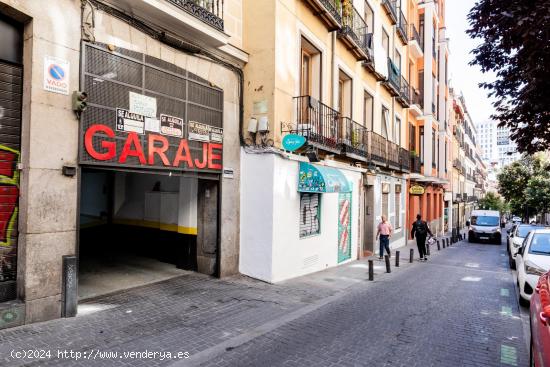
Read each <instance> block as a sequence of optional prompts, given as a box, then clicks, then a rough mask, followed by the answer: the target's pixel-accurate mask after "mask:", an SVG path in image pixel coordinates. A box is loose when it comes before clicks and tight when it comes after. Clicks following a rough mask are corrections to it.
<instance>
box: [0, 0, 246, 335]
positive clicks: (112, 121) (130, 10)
mask: <svg viewBox="0 0 550 367" xmlns="http://www.w3.org/2000/svg"><path fill="white" fill-rule="evenodd" d="M220 4H221V6H220ZM0 30H1V32H2V34H3V37H4V36H5V37H6V39H9V42H8V43H6V44H9V45H10V47H4V46H3V51H2V52H0V78H1V80H0V106H1V107H2V112H3V113H2V114H1V115H0V121H1V125H0V138H1V139H2V140H1V141H0V149H1V150H2V157H3V161H4V164H3V167H4V168H3V170H2V172H1V173H0V176H1V177H0V178H1V180H2V189H3V190H4V192H5V195H3V196H2V200H4V202H3V206H4V207H6V208H8V209H9V213H7V214H6V215H3V216H2V219H1V221H2V222H1V223H2V228H3V230H4V236H3V240H2V243H1V244H0V260H1V261H0V328H3V327H10V326H15V325H20V324H23V323H31V322H37V321H43V320H48V319H53V318H58V317H61V316H72V315H74V313H75V312H76V304H77V303H78V301H79V300H80V299H84V298H86V297H89V296H94V295H97V294H101V293H102V292H103V293H104V292H110V291H113V290H116V289H120V287H128V286H135V285H136V284H139V282H141V281H144V282H149V281H154V280H159V279H162V277H163V276H165V275H166V274H171V275H177V274H180V273H179V271H180V270H179V269H187V270H196V271H200V272H203V273H206V274H211V275H219V276H224V275H228V274H235V273H237V272H238V260H239V227H240V224H239V220H240V216H239V203H240V198H239V193H240V174H239V170H240V167H241V164H240V159H241V152H240V141H241V137H240V132H239V127H240V126H241V120H242V117H241V116H242V114H241V113H242V111H241V106H242V98H241V97H242V85H243V84H242V67H243V65H244V64H245V63H246V62H247V60H248V55H247V54H246V53H245V52H244V51H242V45H243V26H242V2H241V1H240V0H226V1H225V2H223V1H222V2H218V1H217V2H214V1H201V2H197V1H176V0H174V1H172V0H162V1H161V0H159V1H141V0H132V1H130V0H128V1H124V0H123V1H94V0H92V1H82V2H80V1H70V0H59V1H55V2H49V3H48V11H44V6H43V4H42V2H37V1H17V2H14V1H0ZM3 39H4V38H3ZM86 104H87V105H86ZM222 171H223V172H225V173H224V174H223V175H222ZM222 238H223V241H221V239H222ZM106 266H107V267H106ZM109 266H110V267H112V268H116V269H119V270H121V269H122V270H123V271H122V273H124V272H127V271H130V273H129V274H130V275H131V276H130V277H128V278H120V277H119V276H117V275H116V274H114V273H109V269H108V267H109ZM131 269H139V271H138V272H137V273H141V274H142V275H143V274H147V275H146V276H145V278H144V279H141V278H140V276H139V275H138V274H136V272H132V271H131ZM155 269H156V270H155ZM157 270H158V271H157ZM99 274H102V276H105V277H106V278H104V279H103V280H101V279H99V278H98V277H97V276H98V275H99ZM162 274H165V275H162ZM105 280H107V281H105ZM136 282H137V283H136ZM112 287H114V288H112Z"/></svg>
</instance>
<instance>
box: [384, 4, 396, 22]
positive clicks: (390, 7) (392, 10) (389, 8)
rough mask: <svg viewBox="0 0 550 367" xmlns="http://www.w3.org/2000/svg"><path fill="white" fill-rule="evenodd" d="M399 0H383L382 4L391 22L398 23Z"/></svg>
mask: <svg viewBox="0 0 550 367" xmlns="http://www.w3.org/2000/svg"><path fill="white" fill-rule="evenodd" d="M396 3H397V1H396V0H383V1H382V6H383V7H384V10H385V11H386V14H388V17H389V18H390V21H391V24H397V5H396Z"/></svg>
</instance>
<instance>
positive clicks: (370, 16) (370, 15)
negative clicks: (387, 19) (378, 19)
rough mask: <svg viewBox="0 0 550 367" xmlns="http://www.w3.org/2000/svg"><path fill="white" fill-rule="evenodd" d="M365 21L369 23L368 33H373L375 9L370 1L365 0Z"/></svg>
mask: <svg viewBox="0 0 550 367" xmlns="http://www.w3.org/2000/svg"><path fill="white" fill-rule="evenodd" d="M364 18H365V23H366V24H367V28H368V29H367V33H373V31H374V11H373V10H372V8H371V7H370V5H369V3H367V2H366V1H365V17H364Z"/></svg>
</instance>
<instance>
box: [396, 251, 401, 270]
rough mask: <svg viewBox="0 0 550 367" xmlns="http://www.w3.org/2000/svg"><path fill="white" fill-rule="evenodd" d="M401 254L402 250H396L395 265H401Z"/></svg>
mask: <svg viewBox="0 0 550 367" xmlns="http://www.w3.org/2000/svg"><path fill="white" fill-rule="evenodd" d="M400 254H401V252H400V251H395V267H396V268H398V267H399V255H400Z"/></svg>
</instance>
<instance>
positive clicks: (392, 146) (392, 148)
mask: <svg viewBox="0 0 550 367" xmlns="http://www.w3.org/2000/svg"><path fill="white" fill-rule="evenodd" d="M386 144H387V145H388V147H387V151H388V164H389V165H390V166H394V167H396V168H400V167H401V164H400V163H399V145H397V144H396V143H394V142H392V141H389V140H387V143H386Z"/></svg>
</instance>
